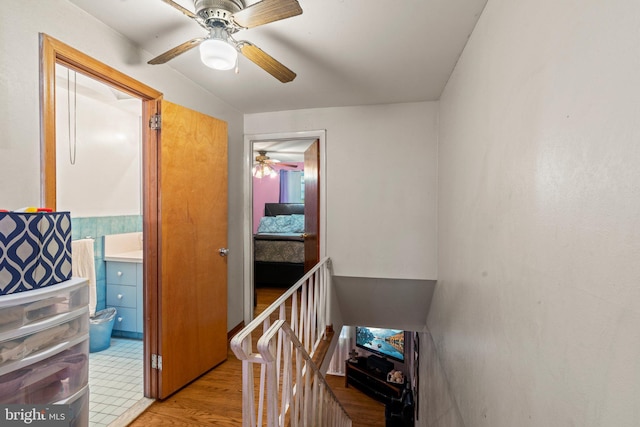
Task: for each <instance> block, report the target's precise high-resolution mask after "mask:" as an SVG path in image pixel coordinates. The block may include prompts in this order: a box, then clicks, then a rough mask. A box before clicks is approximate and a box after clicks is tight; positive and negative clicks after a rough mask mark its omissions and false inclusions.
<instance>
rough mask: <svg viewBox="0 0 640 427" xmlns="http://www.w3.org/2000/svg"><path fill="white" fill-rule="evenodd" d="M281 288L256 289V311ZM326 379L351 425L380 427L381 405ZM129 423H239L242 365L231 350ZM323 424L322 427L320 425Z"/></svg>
mask: <svg viewBox="0 0 640 427" xmlns="http://www.w3.org/2000/svg"><path fill="white" fill-rule="evenodd" d="M282 291H283V289H271V288H258V292H257V301H258V303H257V306H256V314H257V313H261V312H262V311H263V310H264V309H265V308H266V307H268V306H269V304H271V303H272V302H273V301H275V300H276V299H277V298H278V297H279V296H280V295H281V294H282ZM327 382H328V383H329V385H330V387H331V389H332V390H333V392H334V393H335V394H336V396H337V397H338V399H339V400H340V403H342V405H343V406H344V408H345V409H346V411H347V413H348V414H349V416H350V417H351V419H352V420H353V427H384V405H383V404H381V403H379V402H377V401H375V400H373V399H371V398H370V397H368V396H366V395H365V394H363V393H361V392H360V391H358V390H356V389H354V388H353V387H349V388H345V387H344V377H339V376H332V375H328V376H327ZM129 425H130V426H133V427H146V426H205V425H216V426H222V427H227V426H228V427H240V426H242V364H241V363H240V361H239V360H238V359H236V357H235V355H234V354H233V352H232V351H231V350H229V351H228V355H227V361H226V362H223V363H222V364H221V365H219V366H218V367H216V368H214V369H212V370H211V371H209V372H207V373H206V374H204V375H203V376H201V377H200V378H198V379H197V380H195V381H193V382H192V383H191V384H189V385H188V386H186V387H185V388H183V389H182V390H180V391H178V392H177V393H175V394H174V395H172V396H170V397H168V398H167V399H165V400H163V401H156V402H154V403H153V404H152V405H151V406H150V407H149V408H148V409H147V410H146V411H145V412H144V413H143V414H141V415H140V416H139V417H138V418H137V419H136V420H134V421H133V422H132V423H131V424H129ZM321 427H324V426H321Z"/></svg>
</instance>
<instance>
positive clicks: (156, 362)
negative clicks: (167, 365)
mask: <svg viewBox="0 0 640 427" xmlns="http://www.w3.org/2000/svg"><path fill="white" fill-rule="evenodd" d="M151 369H157V370H159V371H162V356H158V355H157V354H152V355H151Z"/></svg>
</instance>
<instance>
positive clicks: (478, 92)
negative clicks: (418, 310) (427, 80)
mask: <svg viewBox="0 0 640 427" xmlns="http://www.w3.org/2000/svg"><path fill="white" fill-rule="evenodd" d="M639 17H640V2H638V1H636V0H611V1H606V2H603V1H597V0H587V1H581V2H575V1H569V0H521V1H511V0H491V1H489V2H488V4H487V7H486V9H485V11H484V13H483V15H482V17H481V18H480V21H479V23H478V25H477V27H476V29H475V31H474V32H473V34H472V36H471V38H470V41H469V43H468V45H467V47H466V49H465V51H464V53H463V55H462V56H461V58H460V60H459V62H458V64H457V66H456V68H455V70H454V72H453V75H452V77H451V79H450V81H449V83H448V84H447V87H446V89H445V91H444V93H443V96H442V98H441V103H440V132H439V148H438V149H439V170H440V172H439V188H438V190H439V191H438V193H439V200H438V205H439V212H438V213H439V225H438V233H439V241H438V257H439V264H438V285H437V287H436V291H435V295H434V298H433V302H432V305H431V312H430V315H429V319H428V325H429V329H430V331H431V333H432V335H433V338H434V342H435V344H436V347H437V350H438V354H439V357H440V361H441V362H442V365H443V368H444V371H445V372H446V376H447V378H448V381H449V383H450V384H451V391H452V394H453V396H454V398H455V399H456V400H457V402H458V405H459V408H460V413H461V415H462V418H463V419H464V423H465V425H467V426H474V427H475V426H487V427H488V426H491V427H512V426H521V427H526V426H532V427H533V426H536V427H538V426H552V425H553V426H560V425H563V426H616V427H623V426H636V425H638V420H639V419H640V405H639V403H640V369H639V367H640V365H639V363H638V361H639V360H640V333H639V331H640V284H639V278H640V262H638V260H639V259H640V221H639V218H640V144H639V141H640V120H639V117H640V116H639V113H640V101H639V100H640V55H639V51H640V44H639V40H640V38H639V36H640V33H639V31H638V28H639V27H640V19H639ZM433 425H448V424H444V423H439V424H437V423H434V424H433Z"/></svg>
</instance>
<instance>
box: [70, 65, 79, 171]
mask: <svg viewBox="0 0 640 427" xmlns="http://www.w3.org/2000/svg"><path fill="white" fill-rule="evenodd" d="M73 73H74V79H73V151H72V150H71V81H70V80H71V77H70V74H69V68H67V124H68V130H69V133H68V136H69V162H70V163H71V164H72V165H75V164H76V149H77V145H78V139H77V136H76V135H77V131H78V114H77V104H78V99H77V98H78V90H77V81H78V76H77V73H76V72H75V71H74V72H73Z"/></svg>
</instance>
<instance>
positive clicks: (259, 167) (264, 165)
mask: <svg viewBox="0 0 640 427" xmlns="http://www.w3.org/2000/svg"><path fill="white" fill-rule="evenodd" d="M276 164H277V165H279V166H284V167H287V168H297V167H298V165H296V164H294V163H280V160H276V159H272V158H270V157H269V156H267V152H266V151H263V150H260V151H258V155H257V156H256V163H255V164H254V166H253V171H252V174H253V176H254V177H256V178H264V177H265V176H270V177H272V178H274V177H276V176H278V172H277V171H276V169H275V168H274V166H275V165H276Z"/></svg>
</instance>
